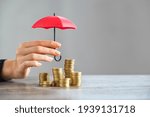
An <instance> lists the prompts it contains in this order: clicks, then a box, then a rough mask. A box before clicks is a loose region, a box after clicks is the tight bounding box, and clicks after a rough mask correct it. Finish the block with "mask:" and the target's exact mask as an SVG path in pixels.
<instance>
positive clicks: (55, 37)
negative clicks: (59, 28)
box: [54, 28, 56, 41]
mask: <svg viewBox="0 0 150 117" xmlns="http://www.w3.org/2000/svg"><path fill="white" fill-rule="evenodd" d="M54 41H56V28H54Z"/></svg>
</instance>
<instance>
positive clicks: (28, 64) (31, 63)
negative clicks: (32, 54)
mask: <svg viewBox="0 0 150 117" xmlns="http://www.w3.org/2000/svg"><path fill="white" fill-rule="evenodd" d="M41 65H42V64H41V63H39V62H38V61H25V62H23V63H22V64H21V65H20V67H21V69H22V70H25V69H27V68H29V67H39V66H41Z"/></svg>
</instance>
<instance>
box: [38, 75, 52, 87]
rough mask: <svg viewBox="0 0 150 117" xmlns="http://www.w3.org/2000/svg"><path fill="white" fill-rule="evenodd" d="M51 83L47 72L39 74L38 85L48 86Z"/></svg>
mask: <svg viewBox="0 0 150 117" xmlns="http://www.w3.org/2000/svg"><path fill="white" fill-rule="evenodd" d="M50 84H51V82H50V80H49V75H48V73H40V74H39V86H42V87H48V86H49V85H50Z"/></svg>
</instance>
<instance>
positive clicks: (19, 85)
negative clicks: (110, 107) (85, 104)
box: [0, 75, 150, 100]
mask: <svg viewBox="0 0 150 117" xmlns="http://www.w3.org/2000/svg"><path fill="white" fill-rule="evenodd" d="M0 99H23V100H24V99H31V100H32V99H48V100H49V99H50V100H51V99H53V100H55V99H57V100H59V99H60V100H87V99H89V100H92V99H93V100H95V99H104V100H107V99H111V100H114V99H117V100H122V99H127V100H128V99H130V100H132V99H134V100H136V99H140V100H141V99H144V100H145V99H148V100H149V99H150V76H148V75H88V76H83V77H82V86H81V87H79V88H77V87H71V88H59V87H47V88H43V87H39V86H38V78H36V77H33V78H28V79H22V80H12V81H9V82H1V83H0Z"/></svg>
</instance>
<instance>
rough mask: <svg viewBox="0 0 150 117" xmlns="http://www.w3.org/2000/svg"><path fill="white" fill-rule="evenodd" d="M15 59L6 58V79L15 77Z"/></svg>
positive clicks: (3, 74)
mask: <svg viewBox="0 0 150 117" xmlns="http://www.w3.org/2000/svg"><path fill="white" fill-rule="evenodd" d="M14 66H15V61H14V60H6V61H5V62H4V64H3V69H2V77H3V78H4V79H5V80H10V79H12V78H13V77H15V73H14V72H15V67H14Z"/></svg>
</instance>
